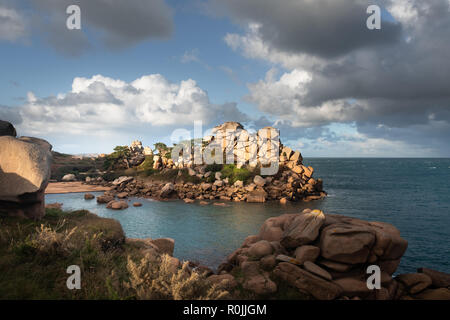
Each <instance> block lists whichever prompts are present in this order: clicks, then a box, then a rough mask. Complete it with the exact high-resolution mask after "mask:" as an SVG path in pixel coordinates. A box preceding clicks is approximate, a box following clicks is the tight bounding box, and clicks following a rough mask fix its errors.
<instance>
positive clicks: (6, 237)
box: [0, 209, 228, 299]
mask: <svg viewBox="0 0 450 320" xmlns="http://www.w3.org/2000/svg"><path fill="white" fill-rule="evenodd" d="M0 257H1V259H0V299H144V298H154V299H157V298H162V299H210V298H225V297H226V296H227V295H228V293H227V292H224V291H221V290H219V289H217V288H216V287H215V286H211V285H210V284H209V282H207V281H205V279H204V277H203V276H201V275H199V274H196V273H194V272H191V271H190V270H189V269H188V268H187V265H186V264H185V265H184V266H183V268H182V269H181V270H180V271H178V270H174V268H173V263H171V259H172V258H169V257H167V256H159V255H156V256H155V255H153V256H152V259H150V256H149V255H146V252H145V249H144V248H142V243H141V244H139V243H135V242H128V241H125V236H124V233H123V230H122V227H121V225H120V223H119V222H118V221H116V220H113V219H105V218H100V217H98V216H96V215H94V214H92V213H89V212H88V211H74V212H63V211H61V210H58V209H48V210H47V214H46V216H45V217H44V218H43V219H42V220H40V221H33V220H28V219H22V218H17V217H9V216H0ZM150 261H151V263H150ZM70 265H78V266H79V267H80V269H81V290H69V289H67V287H66V280H67V278H68V277H69V275H68V274H67V273H66V269H67V267H68V266H70Z"/></svg>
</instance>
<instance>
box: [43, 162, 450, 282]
mask: <svg viewBox="0 0 450 320" xmlns="http://www.w3.org/2000/svg"><path fill="white" fill-rule="evenodd" d="M304 163H305V164H306V165H310V166H312V167H314V170H315V173H314V177H315V178H322V179H323V181H324V189H325V190H326V191H327V193H328V196H327V197H326V198H325V199H323V200H319V201H313V202H309V203H292V204H288V205H286V206H282V205H279V204H278V203H265V204H256V203H235V202H230V203H228V206H227V207H218V206H212V205H208V206H201V205H199V204H185V203H184V202H182V201H168V202H158V201H154V200H148V199H133V198H132V199H130V200H131V202H133V201H139V202H141V203H143V206H142V207H138V208H134V207H132V206H130V208H128V209H127V210H124V211H112V210H108V209H106V208H105V206H104V205H98V204H97V203H96V202H95V200H91V201H86V200H84V198H83V194H80V193H73V194H50V195H46V201H47V203H52V202H62V203H63V204H64V207H63V208H64V209H66V210H76V209H87V210H90V211H91V212H94V213H96V214H98V215H99V216H103V217H111V218H115V219H117V220H119V221H120V222H121V224H122V226H123V229H124V231H125V233H126V235H127V237H132V238H147V237H149V238H159V237H170V238H174V239H175V253H174V256H176V257H178V258H180V259H185V260H192V261H197V262H199V263H202V264H205V265H208V266H210V267H213V268H216V267H217V266H218V265H219V264H220V263H221V262H223V261H224V259H225V257H226V256H227V255H228V254H229V253H231V252H232V251H234V250H235V249H236V248H238V247H239V246H240V245H241V244H242V241H243V240H244V239H245V237H246V236H248V235H250V234H257V233H258V230H259V228H260V227H261V225H262V223H263V222H264V221H265V220H266V219H267V218H269V217H272V216H277V215H280V214H283V213H294V212H300V211H301V210H303V209H304V208H312V209H321V210H323V211H324V212H325V213H334V214H342V215H346V216H350V217H355V218H360V219H364V220H369V221H382V222H388V223H391V224H393V225H394V226H396V227H397V228H398V229H399V230H400V232H401V236H402V237H403V238H405V239H406V240H408V242H409V245H408V249H407V251H406V253H405V255H404V256H403V258H402V261H401V264H400V266H399V268H398V269H397V272H398V273H406V272H415V271H416V269H417V268H419V267H428V268H432V269H436V270H439V271H443V272H447V273H450V159H411V158H409V159H375V158H370V159H368V158H306V159H305V160H304ZM97 194H98V193H97Z"/></svg>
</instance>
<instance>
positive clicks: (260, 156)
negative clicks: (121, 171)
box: [92, 122, 326, 203]
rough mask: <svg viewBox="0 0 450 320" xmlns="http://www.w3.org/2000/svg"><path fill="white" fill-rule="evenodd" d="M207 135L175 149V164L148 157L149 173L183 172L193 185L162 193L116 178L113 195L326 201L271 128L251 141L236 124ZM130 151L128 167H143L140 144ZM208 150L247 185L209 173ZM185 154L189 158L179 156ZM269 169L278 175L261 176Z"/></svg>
mask: <svg viewBox="0 0 450 320" xmlns="http://www.w3.org/2000/svg"><path fill="white" fill-rule="evenodd" d="M212 132H213V135H212V136H209V137H204V138H203V141H202V144H201V146H191V148H190V149H189V148H187V149H183V148H181V147H182V146H184V144H183V143H180V144H179V149H176V151H175V153H174V154H175V155H176V153H177V152H179V153H178V155H179V157H178V159H170V158H168V157H166V156H161V155H159V154H158V155H153V159H152V160H153V162H152V163H151V162H149V164H150V165H151V168H152V169H153V170H159V171H161V172H162V173H163V172H165V171H168V170H179V172H178V177H180V176H182V175H183V172H184V171H185V172H186V173H187V174H188V175H189V176H190V177H193V178H194V180H196V182H195V183H191V182H187V183H186V182H184V181H183V179H182V178H180V179H177V180H176V181H175V180H173V181H169V182H171V183H172V184H173V189H171V190H170V192H161V189H162V188H163V187H164V185H165V184H166V183H167V182H168V181H165V182H162V183H158V182H154V183H153V184H152V185H144V184H142V183H139V182H138V181H132V179H133V178H131V177H128V178H127V177H121V178H119V179H116V180H115V181H114V182H113V188H114V192H116V193H120V192H123V191H126V192H129V193H130V192H133V195H136V196H148V197H154V198H167V197H168V196H169V195H170V197H171V198H172V197H174V194H176V197H178V198H180V199H186V198H187V199H192V200H200V201H201V200H205V199H207V200H214V199H220V200H232V201H247V202H265V201H269V200H277V201H278V200H279V201H280V202H281V203H286V202H287V201H298V200H303V201H310V200H317V199H320V198H323V197H324V196H325V195H326V193H325V192H324V191H323V183H322V180H321V179H315V178H313V174H314V169H313V168H312V167H308V166H305V165H303V157H302V155H301V153H300V151H294V150H292V149H291V148H289V147H286V146H283V144H282V143H281V142H280V141H279V135H280V133H279V131H278V130H276V129H275V128H272V127H266V128H262V129H260V130H259V131H258V132H257V133H256V134H253V135H252V134H250V133H249V132H248V131H247V130H245V129H244V127H243V126H242V125H241V124H240V123H238V122H225V123H224V124H222V125H220V126H217V127H215V128H214V129H213V130H212ZM175 148H177V147H175ZM196 148H197V149H198V148H200V149H201V150H200V151H201V152H200V155H203V156H204V157H203V158H200V159H198V150H197V154H196ZM208 148H209V149H208ZM129 149H130V152H131V157H130V159H129V160H128V162H129V163H130V164H133V165H134V166H136V165H137V164H138V163H140V162H141V161H143V159H144V158H145V156H144V153H143V150H145V148H143V147H142V143H141V142H140V141H134V142H133V143H132V144H131V146H130V147H129ZM209 150H216V151H217V152H218V153H217V154H220V153H221V154H222V155H223V159H220V157H219V159H218V160H219V163H227V159H228V162H230V161H231V162H232V164H234V165H235V167H236V168H237V169H240V168H243V170H247V172H250V174H249V176H250V177H251V178H252V181H243V180H237V181H233V182H232V183H231V182H230V181H229V179H228V178H223V177H222V173H221V172H220V170H221V169H218V170H219V171H217V170H216V171H211V166H208V164H209V162H208V161H206V160H207V159H205V157H206V155H207V154H208V151H209ZM166 151H167V150H166ZM185 152H189V153H186V154H184V153H185ZM175 158H176V157H175ZM133 159H134V160H133ZM175 160H176V161H175ZM221 160H223V161H221ZM272 164H276V166H275V167H276V168H277V170H276V171H275V172H274V173H273V174H266V176H261V172H262V168H263V167H267V166H271V165H272ZM219 167H220V166H219ZM182 171H183V172H182ZM121 179H128V180H127V181H125V180H121ZM191 180H192V179H191ZM244 180H245V179H244ZM92 183H97V182H92ZM172 191H174V192H173V193H172Z"/></svg>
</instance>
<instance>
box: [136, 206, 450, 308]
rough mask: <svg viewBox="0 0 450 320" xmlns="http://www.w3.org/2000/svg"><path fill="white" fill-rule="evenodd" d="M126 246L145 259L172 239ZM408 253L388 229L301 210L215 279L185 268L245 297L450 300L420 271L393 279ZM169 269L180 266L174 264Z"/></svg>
mask: <svg viewBox="0 0 450 320" xmlns="http://www.w3.org/2000/svg"><path fill="white" fill-rule="evenodd" d="M132 241H133V242H139V243H141V244H142V246H143V248H147V250H149V251H148V252H147V253H148V254H150V255H158V252H160V251H163V252H169V251H170V252H171V253H173V246H174V243H173V240H170V239H163V240H157V241H161V242H162V243H161V245H163V246H164V248H163V249H162V250H158V249H157V247H158V245H157V244H156V249H155V243H154V241H153V242H152V240H151V239H140V240H139V239H133V240H132ZM155 241H156V240H155ZM407 246H408V242H407V241H406V240H405V239H403V238H402V237H401V236H400V232H399V231H398V229H397V228H395V227H394V226H392V225H390V224H388V223H383V222H368V221H364V220H360V219H355V218H350V217H346V216H341V215H334V214H324V213H323V212H322V211H320V210H310V209H306V210H304V211H303V212H301V213H298V214H284V215H281V216H278V217H273V218H269V219H268V220H266V221H265V223H264V224H263V225H262V227H261V229H260V232H259V233H258V234H257V235H251V236H248V237H247V238H246V239H245V240H244V242H243V244H242V246H241V247H240V248H238V249H237V250H235V251H234V252H233V253H231V254H230V255H229V256H228V257H227V258H226V261H225V262H224V263H222V264H221V265H220V266H219V268H218V270H217V272H216V273H215V272H213V270H211V269H209V268H208V267H207V266H202V265H197V264H195V263H190V267H191V268H192V270H193V271H197V272H200V273H202V274H203V275H205V276H207V280H208V281H210V282H211V283H213V284H216V285H217V286H219V287H220V288H222V289H224V290H228V291H229V292H231V293H233V292H236V291H237V292H239V294H240V295H241V296H242V295H244V296H246V297H247V298H256V299H270V298H273V297H285V296H289V297H290V298H296V299H307V300H309V299H312V300H450V274H446V273H443V272H439V271H436V270H431V269H427V268H419V269H418V271H417V273H408V274H400V275H396V276H393V274H394V273H395V271H396V269H397V267H398V265H399V263H400V260H401V257H402V256H403V254H404V253H405V251H406V249H407ZM167 248H168V249H167ZM172 262H173V264H174V265H175V266H177V267H179V266H180V265H181V262H180V261H179V260H178V259H176V258H173V257H172ZM370 266H372V268H373V267H374V266H375V267H377V268H379V271H380V274H379V280H380V285H381V286H380V287H379V288H369V286H368V284H367V283H368V282H369V281H368V278H369V277H370V276H371V271H370V270H373V269H370V268H369V267H370ZM368 270H369V272H368Z"/></svg>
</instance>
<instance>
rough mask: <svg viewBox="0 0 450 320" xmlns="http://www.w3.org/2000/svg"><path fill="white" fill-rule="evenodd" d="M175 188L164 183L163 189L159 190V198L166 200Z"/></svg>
mask: <svg viewBox="0 0 450 320" xmlns="http://www.w3.org/2000/svg"><path fill="white" fill-rule="evenodd" d="M174 189H175V187H174V185H173V184H172V183H170V182H169V183H166V184H165V185H164V187H163V188H162V189H161V192H160V194H159V196H160V197H161V198H167V197H168V196H169V195H170V194H171V193H172V192H173V191H174Z"/></svg>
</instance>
